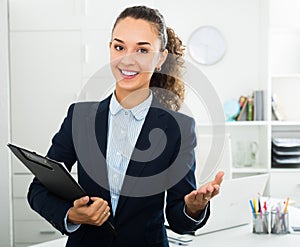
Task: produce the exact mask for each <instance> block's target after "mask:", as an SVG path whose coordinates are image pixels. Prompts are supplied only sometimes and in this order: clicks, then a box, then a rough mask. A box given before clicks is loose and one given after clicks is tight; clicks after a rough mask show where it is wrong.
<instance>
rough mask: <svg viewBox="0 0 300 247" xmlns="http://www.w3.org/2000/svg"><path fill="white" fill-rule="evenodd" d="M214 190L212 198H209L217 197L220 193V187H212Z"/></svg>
mask: <svg viewBox="0 0 300 247" xmlns="http://www.w3.org/2000/svg"><path fill="white" fill-rule="evenodd" d="M214 188H215V190H214V192H213V193H212V196H211V197H214V196H216V195H218V194H219V193H220V186H219V185H217V184H216V185H214Z"/></svg>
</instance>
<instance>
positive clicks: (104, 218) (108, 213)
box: [98, 211, 110, 226]
mask: <svg viewBox="0 0 300 247" xmlns="http://www.w3.org/2000/svg"><path fill="white" fill-rule="evenodd" d="M109 217H110V212H109V211H107V212H106V213H105V214H104V216H103V218H102V219H101V220H100V222H99V224H98V225H99V226H101V225H103V223H104V222H106V221H107V220H108V219H109Z"/></svg>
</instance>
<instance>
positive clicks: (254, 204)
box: [253, 198, 257, 214]
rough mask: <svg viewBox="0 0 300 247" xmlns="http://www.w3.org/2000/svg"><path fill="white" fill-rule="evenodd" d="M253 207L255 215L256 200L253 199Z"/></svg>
mask: <svg viewBox="0 0 300 247" xmlns="http://www.w3.org/2000/svg"><path fill="white" fill-rule="evenodd" d="M253 206H254V211H255V214H257V206H256V199H255V198H254V199H253Z"/></svg>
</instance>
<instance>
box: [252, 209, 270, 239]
mask: <svg viewBox="0 0 300 247" xmlns="http://www.w3.org/2000/svg"><path fill="white" fill-rule="evenodd" d="M252 223H253V230H252V232H253V233H257V234H268V233H269V212H264V213H261V214H260V213H258V214H256V213H253V214H252Z"/></svg>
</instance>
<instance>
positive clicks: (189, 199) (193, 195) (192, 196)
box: [184, 190, 198, 202]
mask: <svg viewBox="0 0 300 247" xmlns="http://www.w3.org/2000/svg"><path fill="white" fill-rule="evenodd" d="M197 195H198V191H197V190H193V191H192V192H191V193H189V194H187V195H186V196H185V197H184V199H185V202H192V201H194V200H196V197H197Z"/></svg>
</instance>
